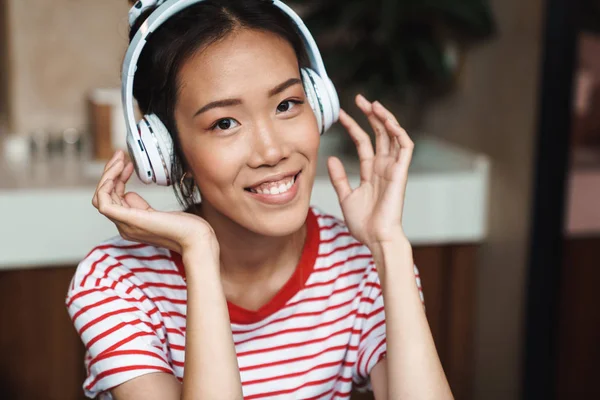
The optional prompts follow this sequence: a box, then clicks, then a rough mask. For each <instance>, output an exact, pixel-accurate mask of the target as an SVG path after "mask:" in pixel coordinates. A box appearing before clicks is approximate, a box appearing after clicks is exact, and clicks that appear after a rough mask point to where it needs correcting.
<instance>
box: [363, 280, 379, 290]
mask: <svg viewBox="0 0 600 400" xmlns="http://www.w3.org/2000/svg"><path fill="white" fill-rule="evenodd" d="M365 287H370V288H373V289H377V290H381V285H380V284H379V282H367V283H365Z"/></svg>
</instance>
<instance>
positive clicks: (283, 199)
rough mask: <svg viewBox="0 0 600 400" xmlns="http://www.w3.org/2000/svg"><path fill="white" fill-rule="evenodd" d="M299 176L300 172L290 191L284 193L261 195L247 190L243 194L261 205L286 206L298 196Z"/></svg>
mask: <svg viewBox="0 0 600 400" xmlns="http://www.w3.org/2000/svg"><path fill="white" fill-rule="evenodd" d="M301 175H302V171H300V172H299V173H298V174H297V175H296V178H295V180H294V184H293V185H292V187H290V189H289V190H288V191H286V192H284V193H279V194H262V193H254V192H251V191H250V190H248V189H245V192H246V193H248V194H249V195H250V196H252V197H253V198H254V199H256V200H258V201H260V202H263V203H267V204H275V205H282V204H287V203H289V202H290V201H292V200H293V199H295V198H296V196H297V195H298V188H299V181H300V177H301Z"/></svg>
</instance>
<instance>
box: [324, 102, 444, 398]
mask: <svg viewBox="0 0 600 400" xmlns="http://www.w3.org/2000/svg"><path fill="white" fill-rule="evenodd" d="M356 105H357V106H358V107H359V108H360V109H361V111H362V112H363V113H364V114H365V115H366V116H367V118H368V119H369V123H370V124H371V126H372V128H373V130H374V131H375V147H376V151H374V149H373V145H372V143H371V139H370V137H369V135H368V134H367V133H366V132H365V131H364V130H363V129H362V128H361V127H360V125H358V124H357V123H356V121H355V120H354V119H353V118H352V117H350V116H349V115H348V114H346V113H345V112H344V111H343V110H342V111H340V123H341V124H342V125H343V126H344V128H346V130H347V131H348V133H349V134H350V137H351V138H352V140H353V142H354V143H355V145H356V149H357V153H358V158H359V162H360V181H361V182H360V185H359V186H358V187H357V188H354V189H353V188H352V187H351V186H350V182H349V181H348V176H347V175H346V172H345V169H344V166H343V164H342V163H341V161H340V160H339V159H338V158H336V157H330V158H329V160H328V164H327V165H328V168H329V176H330V178H331V182H332V184H333V187H334V188H335V191H336V193H337V195H338V198H339V201H340V206H341V208H342V212H343V214H344V218H345V220H346V224H347V226H348V229H349V231H350V233H351V234H352V236H354V237H355V238H356V239H358V240H359V241H360V242H362V243H364V244H365V245H366V246H368V247H369V249H370V250H371V253H372V254H373V259H374V261H375V265H376V268H377V273H378V276H379V281H380V284H381V290H382V296H383V303H384V310H385V314H386V346H387V361H385V362H384V363H383V364H381V365H380V366H379V367H378V368H373V369H372V370H371V372H370V377H371V386H372V387H374V388H375V390H376V393H377V395H378V399H380V400H381V399H394V400H398V399H436V400H437V399H451V398H452V394H451V392H450V388H449V386H448V383H447V381H446V377H445V376H444V372H443V370H442V367H441V364H440V361H439V358H438V356H437V352H436V349H435V345H434V343H433V340H432V337H431V332H430V330H429V325H428V324H427V319H426V318H425V313H424V310H423V307H422V304H421V300H420V296H419V290H418V288H417V286H416V285H415V279H414V273H413V267H414V264H413V259H412V249H411V246H410V243H409V242H408V240H407V239H406V236H405V235H404V231H403V228H402V213H403V208H404V197H405V191H406V184H407V180H408V168H409V165H410V162H411V159H412V153H413V148H414V143H413V142H412V140H411V139H410V137H409V136H408V134H407V133H406V131H405V130H404V129H402V127H401V126H400V124H399V123H398V121H397V120H396V118H395V117H394V115H393V114H392V113H390V112H389V111H388V110H387V109H386V108H385V107H383V106H382V105H381V104H380V103H379V102H374V103H371V102H369V101H368V100H366V99H365V98H364V97H363V96H360V95H359V96H357V97H356Z"/></svg>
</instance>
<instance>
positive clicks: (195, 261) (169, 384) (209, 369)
mask: <svg viewBox="0 0 600 400" xmlns="http://www.w3.org/2000/svg"><path fill="white" fill-rule="evenodd" d="M211 253H212V252H207V251H204V250H201V249H192V250H190V251H188V252H187V253H185V254H184V256H183V262H184V265H185V269H186V276H187V283H188V289H187V291H188V303H187V324H186V343H185V376H184V378H183V386H182V385H180V384H179V382H178V381H177V379H176V378H175V377H174V376H173V375H169V374H164V373H160V374H149V375H144V376H141V377H139V378H136V379H132V380H131V381H128V382H125V383H124V384H122V385H120V386H118V387H116V388H115V389H113V390H112V394H113V396H114V397H115V399H117V400H138V399H144V400H154V399H156V400H170V399H173V400H175V399H224V400H225V399H231V400H233V399H242V389H241V388H242V384H241V381H240V374H239V369H238V364H237V356H236V353H235V347H234V343H233V336H232V333H231V325H230V323H229V314H228V311H227V302H226V300H225V295H224V293H223V288H222V285H221V279H220V275H219V264H218V261H217V262H215V261H214V256H213V255H212V254H211ZM200 264H202V265H203V267H202V268H197V267H195V266H198V265H200ZM207 264H209V265H207ZM206 305H210V306H209V307H207V306H206Z"/></svg>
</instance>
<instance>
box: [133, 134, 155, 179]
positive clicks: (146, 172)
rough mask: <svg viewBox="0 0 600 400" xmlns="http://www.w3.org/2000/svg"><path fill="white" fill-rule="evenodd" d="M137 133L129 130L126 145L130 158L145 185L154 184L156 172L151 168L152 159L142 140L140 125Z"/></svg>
mask: <svg viewBox="0 0 600 400" xmlns="http://www.w3.org/2000/svg"><path fill="white" fill-rule="evenodd" d="M136 128H137V129H136V131H135V132H131V131H130V130H128V132H127V137H126V143H127V150H128V151H129V157H130V158H131V161H133V167H134V169H135V173H136V174H137V176H138V178H140V181H142V182H143V183H145V184H149V183H152V182H154V172H153V171H152V167H151V166H150V159H149V158H148V154H147V153H146V148H145V147H144V144H143V143H142V139H141V127H140V124H139V123H138V124H137V126H136Z"/></svg>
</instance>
